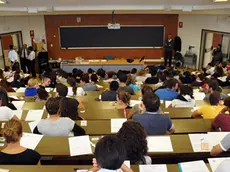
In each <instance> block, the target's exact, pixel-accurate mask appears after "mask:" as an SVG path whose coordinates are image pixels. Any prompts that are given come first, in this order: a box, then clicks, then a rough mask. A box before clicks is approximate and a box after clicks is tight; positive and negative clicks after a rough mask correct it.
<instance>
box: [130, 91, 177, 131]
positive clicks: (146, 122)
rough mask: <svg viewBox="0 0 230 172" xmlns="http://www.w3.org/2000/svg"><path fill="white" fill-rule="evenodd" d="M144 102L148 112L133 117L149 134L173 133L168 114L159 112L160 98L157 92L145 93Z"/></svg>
mask: <svg viewBox="0 0 230 172" xmlns="http://www.w3.org/2000/svg"><path fill="white" fill-rule="evenodd" d="M143 104H144V107H145V109H146V112H144V113H143V114H140V115H134V116H133V118H132V119H133V120H134V121H137V122H139V123H140V124H141V125H142V126H143V127H144V128H145V130H146V132H147V134H148V135H162V134H171V133H173V132H174V127H173V124H172V121H171V119H170V118H169V117H168V116H167V115H162V114H159V108H160V99H159V97H158V96H157V95H156V94H151V95H150V94H147V95H146V94H145V95H144V96H143Z"/></svg>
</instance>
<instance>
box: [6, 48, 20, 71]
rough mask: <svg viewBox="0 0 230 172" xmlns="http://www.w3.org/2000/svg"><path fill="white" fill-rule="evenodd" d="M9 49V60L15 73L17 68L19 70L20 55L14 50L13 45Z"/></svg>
mask: <svg viewBox="0 0 230 172" xmlns="http://www.w3.org/2000/svg"><path fill="white" fill-rule="evenodd" d="M9 48H10V50H9V53H8V58H9V61H10V62H11V66H12V71H15V70H16V69H17V68H19V63H18V54H17V52H16V51H15V50H14V46H13V45H10V46H9Z"/></svg>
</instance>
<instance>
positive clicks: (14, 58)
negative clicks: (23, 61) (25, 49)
mask: <svg viewBox="0 0 230 172" xmlns="http://www.w3.org/2000/svg"><path fill="white" fill-rule="evenodd" d="M8 58H9V59H10V61H11V62H15V61H18V54H17V53H16V51H15V50H10V51H9V53H8Z"/></svg>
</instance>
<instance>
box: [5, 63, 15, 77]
mask: <svg viewBox="0 0 230 172" xmlns="http://www.w3.org/2000/svg"><path fill="white" fill-rule="evenodd" d="M4 76H5V77H6V78H10V77H13V73H12V72H11V71H10V67H9V66H6V67H5V69H4Z"/></svg>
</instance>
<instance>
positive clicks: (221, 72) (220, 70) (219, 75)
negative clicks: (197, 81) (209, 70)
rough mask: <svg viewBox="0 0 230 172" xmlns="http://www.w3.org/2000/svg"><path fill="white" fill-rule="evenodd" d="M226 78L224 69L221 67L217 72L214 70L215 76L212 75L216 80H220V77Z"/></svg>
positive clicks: (216, 68)
mask: <svg viewBox="0 0 230 172" xmlns="http://www.w3.org/2000/svg"><path fill="white" fill-rule="evenodd" d="M223 76H224V70H223V68H222V67H220V66H216V67H215V70H214V74H213V75H212V77H214V78H216V79H217V78H219V77H223Z"/></svg>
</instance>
